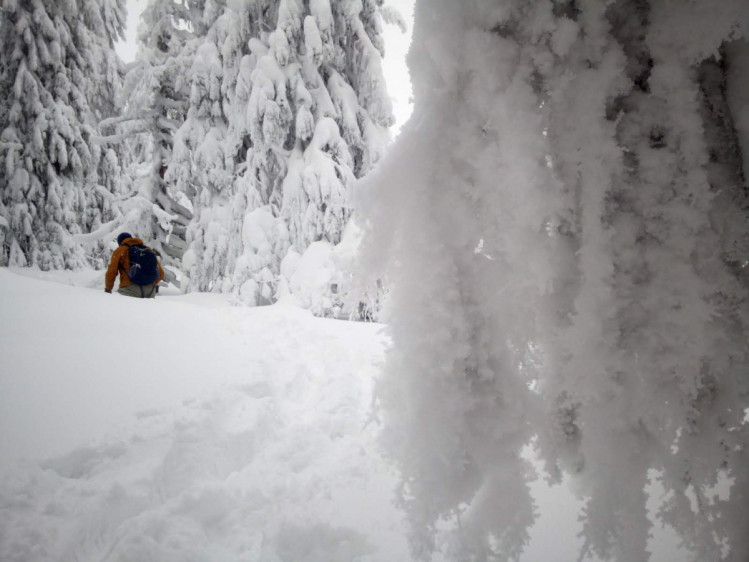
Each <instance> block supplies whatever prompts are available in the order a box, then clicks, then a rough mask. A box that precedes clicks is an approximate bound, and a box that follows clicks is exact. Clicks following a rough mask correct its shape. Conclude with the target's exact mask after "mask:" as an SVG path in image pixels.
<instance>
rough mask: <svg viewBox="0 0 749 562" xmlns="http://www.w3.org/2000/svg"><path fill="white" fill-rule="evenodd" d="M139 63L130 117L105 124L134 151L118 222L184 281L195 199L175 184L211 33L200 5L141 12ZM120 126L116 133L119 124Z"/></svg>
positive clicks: (128, 86) (130, 81) (130, 79)
mask: <svg viewBox="0 0 749 562" xmlns="http://www.w3.org/2000/svg"><path fill="white" fill-rule="evenodd" d="M141 21H142V24H141V26H140V28H139V35H138V43H139V45H140V49H139V51H138V54H137V56H136V61H135V63H134V64H133V65H132V66H131V68H130V70H129V71H128V73H127V75H126V77H125V84H124V97H125V105H124V110H123V112H122V115H120V116H118V117H116V118H114V119H110V120H108V121H105V122H103V123H101V127H100V128H101V129H102V130H103V132H106V133H110V134H108V135H107V136H105V137H104V141H103V142H106V143H108V144H110V145H111V146H116V147H118V148H119V149H120V150H121V151H122V152H123V153H124V154H126V155H127V158H128V162H127V163H126V168H127V169H126V171H125V174H124V175H125V179H124V180H123V183H126V184H128V186H129V187H128V189H127V190H126V192H127V193H125V194H124V199H122V200H121V201H120V202H119V203H118V205H117V207H118V212H119V217H118V219H117V220H116V221H114V222H115V223H116V225H117V228H119V229H128V230H132V231H134V232H137V233H138V235H139V236H141V237H143V238H144V239H145V240H147V242H148V244H149V245H151V246H152V247H153V248H154V249H156V250H157V251H158V252H159V253H160V254H161V257H162V260H163V263H164V265H165V266H166V268H165V269H166V279H167V281H169V282H172V283H177V282H178V278H179V276H180V267H181V259H182V254H183V253H184V250H185V247H186V245H185V233H186V227H187V224H188V223H189V220H190V217H191V215H192V213H191V209H190V203H189V201H187V199H185V198H183V197H181V196H180V194H179V193H178V192H177V190H176V189H175V188H174V185H173V183H170V181H169V179H168V177H167V173H168V171H169V168H170V166H171V163H172V149H173V144H174V136H175V133H176V131H177V130H178V129H179V127H180V126H181V125H182V123H183V122H184V120H185V117H186V113H187V107H188V103H189V81H190V78H189V76H190V74H189V71H190V68H191V65H192V60H193V57H194V53H195V47H196V37H198V36H199V35H198V34H199V33H200V32H201V31H202V30H203V26H202V4H201V3H200V2H187V1H186V0H184V1H181V2H173V1H172V0H151V1H150V2H149V4H148V5H147V6H146V8H145V10H144V11H143V13H142V15H141ZM115 126H116V129H115V130H114V132H113V130H112V129H113V128H114V127H115Z"/></svg>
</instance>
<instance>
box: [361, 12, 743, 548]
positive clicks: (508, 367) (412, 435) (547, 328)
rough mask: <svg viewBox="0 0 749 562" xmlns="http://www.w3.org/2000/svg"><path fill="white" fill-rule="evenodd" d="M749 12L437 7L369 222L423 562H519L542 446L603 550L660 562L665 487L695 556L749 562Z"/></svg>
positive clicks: (393, 420) (425, 22) (418, 21)
mask: <svg viewBox="0 0 749 562" xmlns="http://www.w3.org/2000/svg"><path fill="white" fill-rule="evenodd" d="M746 14H747V12H746V5H745V2H742V1H739V0H736V1H734V0H722V1H720V2H713V1H708V0H695V1H693V2H684V3H679V4H674V3H669V2H661V1H658V0H650V1H644V0H617V1H614V2H597V1H594V0H578V1H550V0H536V1H532V2H528V1H525V0H522V1H521V0H495V1H492V2H486V1H484V0H475V1H469V2H454V1H450V0H435V1H429V2H426V1H420V2H417V6H416V17H415V31H414V44H413V47H412V53H411V55H410V56H411V59H410V65H411V69H412V76H413V79H414V91H415V96H416V100H415V108H416V109H415V115H414V117H413V118H412V121H411V125H410V126H409V127H407V129H406V130H405V131H404V133H403V135H402V137H401V140H400V141H399V144H398V145H397V146H396V147H395V149H394V151H393V155H392V156H390V157H388V158H387V159H386V160H385V161H384V162H383V165H382V166H381V167H380V171H379V172H378V173H375V174H374V175H373V176H372V177H371V180H367V181H365V185H364V186H363V188H362V191H363V192H365V193H369V194H371V196H370V198H369V199H368V198H367V197H364V198H363V201H362V209H363V213H364V216H365V218H366V219H367V221H368V225H369V234H368V240H369V241H368V251H367V255H368V258H369V262H370V266H371V265H372V264H374V265H376V266H378V267H380V266H382V265H383V264H385V265H388V266H389V268H388V271H389V278H388V282H389V287H390V290H391V291H392V296H391V300H390V309H391V312H390V316H389V317H390V319H391V323H392V332H393V339H394V350H393V352H392V353H391V356H390V359H389V375H388V379H387V380H386V382H385V384H384V385H383V392H382V394H383V399H382V402H383V408H384V409H385V411H386V414H387V428H386V432H385V437H386V443H387V445H388V448H389V450H390V452H391V454H392V456H393V458H394V460H395V461H396V463H397V464H398V465H399V467H400V469H401V472H402V479H403V489H402V496H401V497H402V501H403V503H404V505H405V506H406V508H407V511H408V513H409V516H410V519H411V523H412V528H413V546H414V550H415V552H416V554H418V555H420V556H421V557H422V558H425V559H426V558H428V557H429V556H430V554H431V552H432V551H433V550H434V549H435V548H436V543H435V537H436V535H437V534H438V532H437V529H438V528H440V529H441V531H440V532H441V533H444V532H446V533H448V541H447V545H448V546H446V547H444V548H445V550H446V553H447V554H448V557H449V559H454V560H490V559H498V560H505V559H517V558H518V556H519V555H520V553H521V552H522V550H523V547H524V545H525V543H526V542H527V540H528V529H529V527H530V526H531V525H532V523H533V521H534V505H533V499H532V497H531V495H530V493H529V488H528V484H529V482H530V481H531V480H532V479H533V478H534V474H533V470H532V465H530V464H529V463H528V461H527V460H526V459H528V458H529V454H528V453H527V451H528V448H529V447H530V446H531V445H533V446H534V447H535V451H536V455H537V456H538V458H539V459H540V461H541V463H542V464H543V466H544V471H545V472H546V476H547V477H549V478H552V479H554V480H556V481H559V480H560V479H561V477H562V476H563V475H566V476H567V477H568V478H569V479H572V480H573V481H574V482H575V483H576V486H575V489H576V491H577V492H578V493H579V494H580V496H581V498H582V499H583V500H584V509H583V511H582V513H581V521H582V524H583V533H582V538H583V541H584V543H583V555H584V556H585V555H588V554H593V555H596V556H598V557H600V558H603V559H613V560H620V561H625V560H626V561H634V560H647V559H648V556H649V553H648V540H649V536H650V530H651V527H652V525H653V523H654V521H653V520H652V518H651V517H650V516H649V515H648V505H647V502H648V500H649V490H650V487H649V486H650V484H651V483H652V482H657V483H658V484H660V486H662V487H663V489H665V491H666V495H665V497H664V498H653V501H655V503H656V504H658V502H659V501H660V505H659V509H658V511H657V513H656V515H655V518H656V519H657V520H658V521H659V522H661V523H665V524H667V525H669V526H671V527H672V528H673V529H675V530H676V531H677V532H678V533H679V535H680V536H681V537H682V539H683V540H684V544H685V546H686V547H687V548H688V549H689V550H690V551H691V552H692V553H693V556H694V560H730V561H740V560H746V559H747V557H749V541H747V539H746V534H745V532H744V531H743V528H742V525H744V522H745V521H746V518H747V516H748V515H749V513H747V511H748V510H749V501H748V500H749V469H748V468H747V467H749V462H748V461H749V458H747V457H748V455H749V451H748V450H747V443H748V439H747V438H748V437H749V435H748V433H749V425H748V424H747V408H749V377H748V376H747V373H748V372H749V349H747V345H746V341H747V337H748V336H749V324H748V323H749V308H748V307H749V300H748V298H747V297H749V294H748V292H747V291H749V283H747V278H746V274H745V266H746V263H747V261H749V245H748V244H747V242H749V225H748V224H747V209H748V207H749V206H748V205H747V200H746V193H747V188H749V185H747V176H746V169H747V164H746V158H745V155H746V146H747V138H749V137H747V134H746V132H747V127H746V123H747V120H746V119H747V111H749V103H748V100H749V91H748V90H747V81H746V79H745V74H743V72H745V71H746V68H747V43H746V42H745V41H741V37H744V38H746V37H747V35H749V22H747V20H746ZM440 522H442V523H440ZM450 522H452V525H451V524H450Z"/></svg>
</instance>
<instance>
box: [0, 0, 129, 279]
mask: <svg viewBox="0 0 749 562" xmlns="http://www.w3.org/2000/svg"><path fill="white" fill-rule="evenodd" d="M123 23H124V2H123V1H122V0H85V1H83V0H81V1H76V0H68V1H66V2H51V1H44V0H31V1H22V0H9V1H7V2H4V3H3V6H2V11H0V47H1V48H2V50H3V53H5V55H4V56H3V61H2V63H0V98H2V101H1V102H0V103H1V104H2V107H1V108H0V109H1V111H0V162H2V166H3V173H2V174H0V264H2V265H22V266H24V265H27V266H39V267H41V268H42V269H50V268H78V267H82V266H84V265H86V264H87V261H88V260H87V258H90V259H93V260H94V262H95V263H97V262H96V260H97V259H99V258H100V254H101V252H102V251H103V247H101V246H99V247H98V248H95V249H94V251H93V254H89V255H88V256H87V254H86V251H85V250H84V247H83V246H81V244H79V243H78V242H77V240H76V236H77V235H80V234H81V233H86V232H88V231H90V230H91V229H95V228H97V227H98V225H99V224H100V223H101V221H102V220H107V218H108V213H110V208H109V199H110V198H109V192H108V190H109V189H110V188H111V186H112V183H113V182H114V181H115V180H114V174H115V173H116V170H117V163H116V157H115V155H114V154H112V153H109V152H107V151H106V150H102V149H101V148H100V147H99V146H98V144H97V143H96V142H95V141H96V136H97V135H96V130H95V126H96V123H97V122H98V121H99V120H100V119H103V118H107V117H111V116H112V114H113V113H114V111H115V102H116V100H117V99H118V96H119V88H120V82H121V76H120V73H121V69H120V67H119V59H118V58H117V57H116V55H115V53H114V50H113V46H114V41H116V40H117V39H118V38H119V37H121V35H122V30H123ZM99 263H100V262H99Z"/></svg>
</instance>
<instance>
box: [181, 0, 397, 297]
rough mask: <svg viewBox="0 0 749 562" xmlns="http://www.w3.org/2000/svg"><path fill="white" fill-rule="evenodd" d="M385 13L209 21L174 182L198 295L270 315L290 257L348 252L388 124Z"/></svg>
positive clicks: (235, 13)
mask: <svg viewBox="0 0 749 562" xmlns="http://www.w3.org/2000/svg"><path fill="white" fill-rule="evenodd" d="M379 4H380V3H379V2H376V1H374V0H367V1H365V2H361V1H360V0H356V1H351V0H315V1H312V2H309V3H307V2H301V1H300V0H280V1H278V0H274V1H270V0H268V1H264V2H262V1H261V2H255V1H249V0H247V1H236V2H228V3H227V4H226V7H225V8H224V11H223V13H222V14H220V15H219V16H217V17H216V19H215V20H214V21H213V22H212V26H211V29H210V31H209V32H208V33H207V36H206V42H205V43H204V44H203V45H202V46H201V47H200V49H199V56H198V57H196V60H195V66H194V67H193V78H192V80H193V83H192V96H191V108H190V112H189V117H188V120H187V121H186V123H185V126H184V127H183V128H182V129H181V130H180V132H179V133H178V143H181V147H182V148H180V155H181V161H182V162H184V163H185V165H184V166H182V167H180V168H175V169H174V170H173V173H174V174H175V175H176V176H179V177H178V178H177V182H178V183H179V184H180V185H182V186H183V189H184V191H185V192H186V193H188V194H190V197H191V199H192V200H193V201H194V202H195V203H194V205H195V209H196V210H195V219H194V220H193V222H192V224H191V227H190V234H189V238H190V250H189V252H188V254H186V256H185V268H186V269H188V270H189V275H190V283H191V287H192V288H194V289H197V290H222V291H234V292H235V293H236V294H238V296H239V298H240V299H241V300H242V301H243V302H246V303H250V304H258V303H264V302H271V301H273V300H275V298H276V295H277V290H278V284H279V281H280V279H282V276H281V264H282V261H283V260H284V258H285V257H286V256H287V254H288V255H291V258H290V261H287V262H286V264H287V266H289V267H291V266H290V265H289V264H290V263H292V262H294V261H295V260H296V257H298V256H301V254H303V253H304V252H305V250H306V249H307V248H308V247H309V246H310V244H312V243H313V242H325V243H327V244H330V245H335V244H337V243H338V242H340V240H341V237H342V234H343V231H344V227H345V225H346V223H347V221H348V218H349V216H350V214H351V211H350V207H349V197H350V194H351V190H352V187H353V183H354V180H355V179H356V178H358V177H361V176H362V175H364V174H365V173H366V172H368V171H369V170H370V169H371V168H372V166H373V164H374V163H375V162H376V161H377V160H378V159H379V158H380V156H381V155H382V154H383V152H384V148H385V146H386V143H387V127H388V126H389V125H391V124H392V114H391V107H390V100H389V98H388V96H387V93H386V91H385V87H384V81H383V78H382V72H381V68H380V61H381V57H382V40H381V37H380V14H379ZM188 164H189V165H188ZM289 267H287V268H286V269H287V270H288V269H289Z"/></svg>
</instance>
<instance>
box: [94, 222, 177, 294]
mask: <svg viewBox="0 0 749 562" xmlns="http://www.w3.org/2000/svg"><path fill="white" fill-rule="evenodd" d="M117 244H118V248H117V249H116V250H115V251H114V252H112V259H111V260H109V267H108V268H107V274H106V277H105V285H104V291H105V292H107V293H111V292H112V289H113V288H114V281H115V279H116V278H117V274H119V275H120V286H119V288H118V289H117V292H118V293H119V294H121V295H125V296H127V297H136V298H141V299H143V298H146V299H152V298H155V297H156V293H157V292H158V284H159V282H160V281H161V280H163V279H164V270H163V269H162V268H161V264H160V263H159V260H158V259H157V258H156V253H155V252H154V250H152V249H151V248H149V247H148V246H145V245H144V244H143V240H141V239H140V238H135V237H134V236H133V235H132V234H130V233H129V232H123V233H121V234H120V235H119V236H118V237H117Z"/></svg>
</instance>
